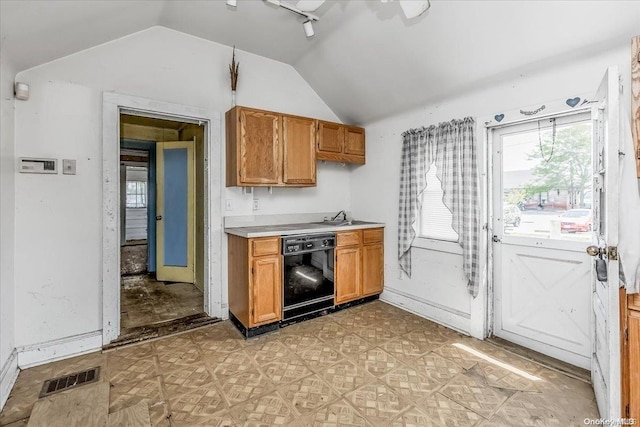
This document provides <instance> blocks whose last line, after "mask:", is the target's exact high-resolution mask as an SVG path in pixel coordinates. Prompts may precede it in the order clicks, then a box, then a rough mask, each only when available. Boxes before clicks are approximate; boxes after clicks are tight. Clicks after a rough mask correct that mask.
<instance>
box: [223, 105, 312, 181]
mask: <svg viewBox="0 0 640 427" xmlns="http://www.w3.org/2000/svg"><path fill="white" fill-rule="evenodd" d="M225 120H226V139H227V141H226V143H227V145H226V147H227V150H226V151H227V165H226V169H227V170H226V176H227V187H231V186H240V187H284V186H292V187H309V186H315V185H316V150H315V142H316V121H315V120H314V119H308V118H305V117H296V116H288V115H284V114H280V113H274V112H271V111H262V110H257V109H253V108H246V107H234V108H232V109H231V110H229V111H227V113H226V116H225Z"/></svg>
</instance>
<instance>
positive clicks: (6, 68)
mask: <svg viewBox="0 0 640 427" xmlns="http://www.w3.org/2000/svg"><path fill="white" fill-rule="evenodd" d="M13 74H14V70H13V67H12V66H11V64H10V63H9V61H8V60H7V58H5V57H2V56H0V373H2V374H5V376H6V375H13V373H11V372H10V365H11V363H10V362H11V361H10V360H9V359H10V357H11V354H12V352H13V350H14V348H15V334H14V331H15V328H14V326H15V325H14V323H15V318H14V288H15V281H14V268H13V260H14V226H15V213H14V209H15V189H14V174H15V162H14V158H15V155H14V99H13ZM3 371H4V372H3ZM6 381H9V378H5V377H4V376H3V377H2V378H0V408H1V407H2V406H3V404H4V402H5V400H6V399H7V397H8V396H7V392H8V390H6V389H5V386H6Z"/></svg>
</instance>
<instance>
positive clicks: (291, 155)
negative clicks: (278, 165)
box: [282, 116, 316, 185]
mask: <svg viewBox="0 0 640 427" xmlns="http://www.w3.org/2000/svg"><path fill="white" fill-rule="evenodd" d="M282 135H283V138H282V141H283V155H284V171H283V182H284V183H285V184H310V185H315V183H316V151H315V150H316V148H315V141H316V121H315V120H313V119H307V118H304V117H294V116H283V118H282Z"/></svg>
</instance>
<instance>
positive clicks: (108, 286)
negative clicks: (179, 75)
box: [102, 92, 227, 345]
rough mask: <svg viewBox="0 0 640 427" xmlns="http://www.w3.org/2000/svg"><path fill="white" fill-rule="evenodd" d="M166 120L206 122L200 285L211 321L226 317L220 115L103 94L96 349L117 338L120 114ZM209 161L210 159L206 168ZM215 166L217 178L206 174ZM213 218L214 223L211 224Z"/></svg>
mask: <svg viewBox="0 0 640 427" xmlns="http://www.w3.org/2000/svg"><path fill="white" fill-rule="evenodd" d="M123 110H124V111H127V112H128V113H130V112H131V111H134V112H139V113H140V114H144V115H156V116H157V115H161V116H170V117H172V118H173V119H178V120H179V119H181V118H183V119H184V120H186V121H193V120H197V121H199V122H203V123H207V124H208V126H207V127H206V133H205V156H206V159H207V161H206V167H205V175H206V178H205V179H206V180H207V186H206V187H207V188H205V193H206V195H207V203H205V206H206V209H207V212H206V213H205V262H204V264H205V283H204V310H205V312H206V313H207V314H208V315H210V316H213V317H221V318H226V316H227V314H226V311H223V307H222V301H223V298H222V296H223V289H222V284H223V283H226V282H225V281H223V280H222V279H223V276H222V269H223V267H222V265H224V264H225V263H226V255H225V253H223V252H222V250H221V249H222V239H223V228H222V214H221V212H222V197H221V193H222V176H223V172H224V162H223V159H224V157H223V156H222V154H223V152H222V144H221V141H222V134H221V132H222V130H221V114H220V113H217V112H213V111H210V110H206V109H203V108H198V107H190V106H185V105H180V104H172V103H169V102H164V101H156V100H151V99H147V98H140V97H134V96H129V95H122V94H117V93H110V92H104V93H103V111H102V123H103V126H102V159H103V160H102V178H103V180H102V191H103V194H102V195H103V215H102V224H103V229H102V232H103V234H102V307H103V309H102V344H103V345H106V344H108V343H110V342H111V341H113V340H114V339H116V338H117V337H118V335H119V333H120V255H119V254H120V251H119V250H120V249H119V248H120V232H119V228H120V215H119V211H120V197H119V192H120V189H119V188H118V176H119V175H118V174H119V164H120V163H119V160H118V153H119V150H120V144H119V141H120V112H121V111H123ZM209 160H213V161H214V162H213V163H211V162H210V161H209ZM212 164H213V165H214V167H215V165H217V166H218V167H219V168H220V173H215V170H211V168H210V166H211V165H212ZM214 219H215V220H214Z"/></svg>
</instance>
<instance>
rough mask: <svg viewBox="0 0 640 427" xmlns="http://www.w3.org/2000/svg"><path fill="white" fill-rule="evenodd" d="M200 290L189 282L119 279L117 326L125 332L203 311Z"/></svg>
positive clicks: (202, 297) (124, 277)
mask: <svg viewBox="0 0 640 427" xmlns="http://www.w3.org/2000/svg"><path fill="white" fill-rule="evenodd" d="M203 307H204V296H203V293H202V291H200V290H199V289H198V288H196V287H195V286H194V285H192V284H191V283H170V284H166V283H164V282H158V281H156V280H155V279H154V278H153V277H151V276H147V275H136V276H123V277H122V278H121V286H120V326H121V328H122V329H123V331H122V333H123V334H124V333H125V332H126V330H127V329H130V328H135V327H139V326H148V325H153V324H156V323H162V322H166V321H169V320H175V319H180V318H182V317H186V316H190V315H193V314H198V313H202V312H203V310H204V308H203Z"/></svg>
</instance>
